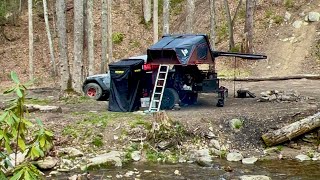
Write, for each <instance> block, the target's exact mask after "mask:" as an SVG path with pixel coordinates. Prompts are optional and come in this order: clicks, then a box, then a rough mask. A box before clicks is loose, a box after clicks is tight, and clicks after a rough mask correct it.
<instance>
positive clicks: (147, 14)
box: [142, 0, 151, 23]
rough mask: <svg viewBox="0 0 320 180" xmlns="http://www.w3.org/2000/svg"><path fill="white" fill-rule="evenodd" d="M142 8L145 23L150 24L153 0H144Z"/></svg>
mask: <svg viewBox="0 0 320 180" xmlns="http://www.w3.org/2000/svg"><path fill="white" fill-rule="evenodd" d="M142 7H143V17H144V21H145V22H146V23H148V22H149V21H150V20H151V0H143V4H142Z"/></svg>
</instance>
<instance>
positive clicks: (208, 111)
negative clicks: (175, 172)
mask: <svg viewBox="0 0 320 180" xmlns="http://www.w3.org/2000/svg"><path fill="white" fill-rule="evenodd" d="M222 85H224V86H226V87H228V88H229V98H228V100H227V101H226V103H225V107H223V108H218V107H216V106H215V95H212V94H202V95H200V96H199V101H198V104H196V105H193V106H188V107H182V108H181V109H180V110H177V109H176V110H169V111H166V114H167V116H168V119H166V121H164V122H162V121H160V122H159V121H155V120H154V118H153V116H152V115H151V114H144V113H141V112H134V113H114V112H108V111H107V110H106V109H107V102H101V101H100V102H99V101H93V100H90V99H87V98H84V97H80V98H79V97H68V98H61V97H60V98H59V92H58V91H57V90H54V89H49V88H44V89H34V90H31V91H30V92H29V95H28V99H27V103H28V104H39V105H54V106H59V107H61V109H62V112H60V113H59V112H47V113H43V112H32V113H31V114H30V115H31V118H35V117H38V118H40V119H42V120H43V122H44V124H45V126H46V127H48V128H50V129H51V130H52V131H53V132H54V134H55V147H54V149H53V150H52V151H51V153H50V154H49V155H50V156H52V157H53V159H54V162H55V165H54V166H53V168H52V167H51V168H52V169H51V170H50V171H52V172H53V173H51V175H50V177H51V178H54V177H55V175H57V174H62V175H63V174H64V173H66V172H79V171H81V170H82V172H92V171H91V170H92V169H96V168H103V167H113V166H115V165H117V166H118V165H120V162H121V166H128V165H130V164H132V163H133V164H135V163H136V162H139V163H146V162H154V163H170V164H172V163H178V164H179V163H182V164H184V163H187V164H190V163H193V164H197V165H200V166H201V167H203V166H204V167H214V164H215V160H219V159H229V161H239V162H235V163H236V164H237V165H240V164H242V163H245V164H251V163H260V162H263V161H264V160H275V159H277V160H283V159H296V156H298V155H300V156H298V157H299V158H300V160H307V161H310V162H311V161H314V162H317V161H318V159H320V155H319V152H318V150H319V149H318V144H319V141H318V137H317V131H314V132H311V133H308V134H306V135H303V136H301V137H298V138H297V139H293V140H292V141H291V142H286V143H284V144H281V145H278V146H275V147H266V146H265V145H264V143H263V141H262V140H261V135H262V134H264V133H266V132H268V131H270V130H274V129H278V128H281V127H283V126H285V125H287V124H290V123H292V122H295V121H297V120H299V119H302V118H304V117H306V116H309V115H312V114H314V113H316V112H318V111H319V107H320V106H319V105H320V103H319V102H320V90H319V89H318V87H320V81H314V80H289V81H277V82H271V81H267V82H242V83H236V89H239V88H248V89H249V90H250V91H251V92H253V93H255V94H256V95H257V96H258V97H257V98H245V99H240V98H233V94H232V91H233V89H232V88H233V83H231V82H222ZM271 90H276V91H279V92H280V91H281V92H282V91H283V92H288V93H289V92H293V94H295V97H296V98H295V99H294V100H288V99H287V100H286V101H283V100H281V99H274V100H270V101H269V100H268V101H265V102H260V101H258V99H259V97H260V93H262V92H264V93H268V91H271ZM9 98H10V97H6V96H1V98H0V99H1V100H5V99H9ZM66 147H69V148H70V147H72V148H74V149H76V151H79V152H81V153H79V152H78V155H76V156H74V155H70V153H69V152H68V151H67V150H66V149H64V148H66ZM110 153H111V154H110ZM230 154H231V155H230ZM240 154H241V155H240ZM231 156H232V157H231ZM228 157H229V158H228ZM230 158H231V159H230ZM248 158H249V159H248ZM301 158H302V159H301ZM243 159H244V160H243ZM95 160H99V163H101V164H100V165H98V162H96V161H95ZM101 160H105V162H102V161H101ZM300 160H299V161H300ZM255 161H257V162H255ZM294 162H297V163H298V161H294ZM90 164H91V165H92V166H91V165H90ZM249 166H250V165H249ZM90 168H91V169H90ZM232 169H233V168H232V167H230V168H228V166H225V167H222V166H221V170H222V171H224V172H225V173H227V172H228V171H231V170H232ZM65 175H70V173H66V174H65ZM130 177H133V176H130Z"/></svg>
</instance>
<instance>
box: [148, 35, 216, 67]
mask: <svg viewBox="0 0 320 180" xmlns="http://www.w3.org/2000/svg"><path fill="white" fill-rule="evenodd" d="M147 54H148V63H149V64H176V65H179V64H182V65H194V64H213V63H214V57H213V55H212V51H211V48H210V43H209V40H208V36H207V35H203V34H201V35H191V34H190V35H167V36H163V37H162V39H160V41H158V42H157V43H155V44H154V45H152V46H151V47H149V48H148V50H147Z"/></svg>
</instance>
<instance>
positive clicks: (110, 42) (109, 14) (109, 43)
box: [107, 0, 113, 63]
mask: <svg viewBox="0 0 320 180" xmlns="http://www.w3.org/2000/svg"><path fill="white" fill-rule="evenodd" d="M107 6H108V63H111V62H112V61H113V55H112V54H113V51H112V44H113V43H112V0H108V4H107Z"/></svg>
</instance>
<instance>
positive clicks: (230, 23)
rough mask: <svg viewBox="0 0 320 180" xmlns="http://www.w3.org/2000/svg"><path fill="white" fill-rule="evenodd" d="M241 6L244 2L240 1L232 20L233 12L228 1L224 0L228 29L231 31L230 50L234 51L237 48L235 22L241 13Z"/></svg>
mask: <svg viewBox="0 0 320 180" xmlns="http://www.w3.org/2000/svg"><path fill="white" fill-rule="evenodd" d="M241 4H242V0H239V2H238V6H237V8H236V10H235V13H234V15H233V18H231V12H230V8H229V3H228V0H224V6H225V11H226V14H227V21H228V29H229V50H232V49H234V47H235V44H234V32H233V28H234V23H235V20H236V18H237V14H238V12H239V9H240V7H241Z"/></svg>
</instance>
